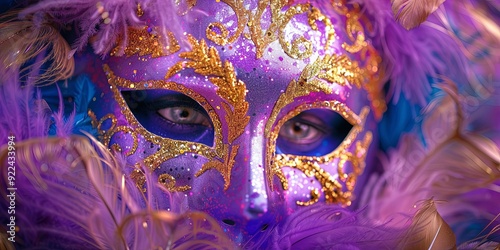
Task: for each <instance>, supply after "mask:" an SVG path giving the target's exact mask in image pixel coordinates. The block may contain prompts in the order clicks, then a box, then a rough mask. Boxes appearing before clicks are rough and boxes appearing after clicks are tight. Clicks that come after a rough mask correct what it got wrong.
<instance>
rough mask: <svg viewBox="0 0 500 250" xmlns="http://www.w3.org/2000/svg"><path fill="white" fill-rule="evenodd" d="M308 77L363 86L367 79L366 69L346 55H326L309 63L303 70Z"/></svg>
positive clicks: (303, 75) (303, 73)
mask: <svg viewBox="0 0 500 250" xmlns="http://www.w3.org/2000/svg"><path fill="white" fill-rule="evenodd" d="M301 77H306V79H311V78H313V77H316V78H317V79H321V80H325V81H327V82H329V83H334V84H339V85H341V86H345V85H347V84H352V85H354V86H356V87H358V88H359V87H361V84H362V83H363V81H364V79H365V71H364V70H363V69H361V68H360V67H359V65H358V63H357V62H356V61H352V60H351V59H350V58H349V57H347V56H346V55H335V54H334V55H326V56H324V57H322V58H318V59H317V60H316V61H315V62H314V63H311V64H308V65H307V66H306V67H305V68H304V70H303V71H302V76H301Z"/></svg>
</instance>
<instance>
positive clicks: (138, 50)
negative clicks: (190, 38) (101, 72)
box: [110, 26, 180, 58]
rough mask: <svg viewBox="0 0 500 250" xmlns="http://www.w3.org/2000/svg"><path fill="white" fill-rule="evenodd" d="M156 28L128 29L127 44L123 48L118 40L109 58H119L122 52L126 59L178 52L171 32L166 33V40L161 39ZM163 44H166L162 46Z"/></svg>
mask: <svg viewBox="0 0 500 250" xmlns="http://www.w3.org/2000/svg"><path fill="white" fill-rule="evenodd" d="M159 33H160V32H159V30H158V29H156V28H150V27H148V26H144V27H142V28H134V27H129V28H128V34H127V41H128V44H127V46H126V47H125V48H123V45H121V44H123V42H122V39H123V38H122V37H119V38H118V41H117V44H119V45H118V46H116V47H115V48H114V49H113V50H112V51H111V53H110V55H111V56H121V53H122V52H123V53H124V54H125V55H126V56H127V57H129V56H132V55H135V54H137V55H139V56H145V55H151V56H152V57H153V58H156V57H161V56H168V55H171V54H173V53H175V52H177V51H179V50H180V46H179V43H178V42H177V39H176V38H175V36H174V34H173V33H172V32H168V33H167V39H163V38H162V37H161V36H160V35H158V34H159ZM163 42H168V45H164V44H163Z"/></svg>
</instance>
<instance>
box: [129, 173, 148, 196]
mask: <svg viewBox="0 0 500 250" xmlns="http://www.w3.org/2000/svg"><path fill="white" fill-rule="evenodd" d="M130 179H132V180H133V181H134V182H135V186H136V187H137V188H139V190H141V192H143V193H145V192H146V191H147V189H146V188H145V187H144V185H145V184H146V176H145V175H144V173H143V172H142V171H141V170H140V169H134V171H132V173H131V174H130Z"/></svg>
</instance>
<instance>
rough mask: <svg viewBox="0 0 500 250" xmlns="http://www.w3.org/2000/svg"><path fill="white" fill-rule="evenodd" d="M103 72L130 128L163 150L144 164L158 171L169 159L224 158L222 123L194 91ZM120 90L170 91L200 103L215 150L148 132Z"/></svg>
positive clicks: (205, 101)
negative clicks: (190, 156) (188, 156)
mask: <svg viewBox="0 0 500 250" xmlns="http://www.w3.org/2000/svg"><path fill="white" fill-rule="evenodd" d="M103 68H104V71H105V72H106V76H107V78H108V83H109V84H110V85H111V86H110V88H111V91H112V92H113V94H114V98H115V99H116V101H117V102H118V105H120V107H122V109H121V112H122V113H123V115H124V116H125V118H126V119H127V122H128V123H129V124H130V126H131V127H132V128H133V129H134V130H135V131H136V132H137V133H138V134H140V135H142V136H143V137H144V138H145V139H146V140H147V141H149V142H151V143H154V144H157V145H160V150H159V151H158V152H156V153H154V154H153V155H150V156H148V157H146V159H144V163H145V165H146V166H147V167H149V168H150V169H151V170H155V169H156V168H158V167H159V165H160V164H161V163H162V162H164V161H166V160H168V159H170V158H174V157H177V156H179V155H182V154H184V153H195V154H199V155H202V156H205V157H207V158H209V159H211V158H214V157H217V156H218V157H222V156H223V154H222V153H223V143H222V135H221V133H222V132H221V129H220V128H221V123H220V119H219V117H218V116H217V114H216V112H215V111H214V109H213V107H212V106H210V104H208V101H207V100H206V99H205V98H204V97H202V96H201V95H200V94H198V93H196V92H194V91H192V90H191V89H189V88H187V87H185V86H183V85H181V84H178V83H175V82H169V81H164V80H150V81H141V82H132V81H130V80H127V79H124V78H121V77H119V76H116V75H115V74H114V73H113V72H112V71H111V69H110V68H109V67H108V66H107V65H104V67H103ZM117 87H122V88H128V89H134V90H146V89H169V90H172V91H176V92H180V93H183V94H185V95H187V96H189V97H191V98H193V99H194V100H195V101H197V102H198V103H200V105H202V107H203V108H205V110H206V111H207V113H208V115H209V116H210V119H211V120H212V123H213V124H214V133H215V142H214V144H215V146H214V148H211V147H209V146H207V145H205V144H201V143H196V142H189V141H179V140H173V139H170V138H164V137H161V136H158V135H155V134H153V133H151V132H149V131H148V130H147V129H145V128H144V127H143V126H142V125H141V124H140V123H139V122H138V121H137V119H136V118H135V116H134V115H133V113H132V111H130V109H129V108H128V105H127V103H126V101H125V99H123V96H122V95H121V93H120V90H118V88H117Z"/></svg>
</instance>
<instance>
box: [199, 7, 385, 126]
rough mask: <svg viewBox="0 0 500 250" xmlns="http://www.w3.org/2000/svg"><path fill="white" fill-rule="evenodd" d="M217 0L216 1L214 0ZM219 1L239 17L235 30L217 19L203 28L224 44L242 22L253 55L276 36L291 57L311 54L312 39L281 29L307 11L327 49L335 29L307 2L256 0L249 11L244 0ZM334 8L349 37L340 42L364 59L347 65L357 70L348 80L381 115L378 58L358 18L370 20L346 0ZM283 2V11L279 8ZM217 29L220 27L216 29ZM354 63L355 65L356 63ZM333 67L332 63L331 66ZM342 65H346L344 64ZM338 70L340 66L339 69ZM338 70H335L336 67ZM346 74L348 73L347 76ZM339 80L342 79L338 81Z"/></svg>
mask: <svg viewBox="0 0 500 250" xmlns="http://www.w3.org/2000/svg"><path fill="white" fill-rule="evenodd" d="M217 2H219V1H217ZM221 2H223V3H225V4H227V5H228V6H230V8H231V9H232V10H233V11H234V13H235V15H236V17H237V19H238V21H237V24H238V27H237V29H236V31H235V32H234V34H233V35H232V36H231V37H229V31H228V30H227V28H226V27H225V26H224V25H223V24H222V23H218V22H213V23H210V24H209V26H208V27H207V29H206V36H207V38H208V39H209V40H211V41H213V42H214V43H216V44H218V45H225V44H228V43H232V42H234V41H236V40H237V39H238V38H239V37H240V36H241V34H243V32H244V26H245V25H246V26H248V30H249V33H248V34H244V36H245V37H246V38H248V39H251V40H252V42H253V43H254V45H255V47H256V57H257V58H261V57H262V56H263V53H264V50H265V48H267V46H268V45H269V44H270V43H272V42H274V41H276V40H278V41H279V43H280V45H281V47H282V48H283V51H284V52H285V53H286V54H287V55H289V56H290V57H291V58H295V59H304V58H308V57H310V56H311V54H312V43H311V41H309V40H307V39H306V38H305V37H303V36H301V37H298V38H296V39H295V40H293V41H291V42H290V41H287V40H286V39H285V36H284V29H285V27H286V26H287V25H288V23H289V22H290V21H291V20H292V19H293V17H294V16H296V15H299V14H303V13H307V15H308V23H309V26H310V27H311V29H312V30H318V25H317V22H322V23H323V24H324V30H325V31H324V32H325V35H326V42H325V45H324V49H325V50H328V49H329V48H330V46H332V44H333V41H334V40H335V29H334V25H332V23H331V21H330V19H329V18H328V17H326V16H325V15H324V14H323V13H321V11H320V10H319V9H317V8H315V7H311V5H310V4H296V5H290V4H289V1H286V0H270V1H259V2H258V6H257V8H256V10H254V11H250V10H247V9H245V8H244V6H243V1H238V0H221ZM331 4H332V7H333V9H334V10H335V11H336V12H337V13H338V14H339V15H341V16H343V17H345V30H346V33H347V38H348V40H350V41H345V42H343V43H342V45H341V46H342V48H343V49H344V50H345V51H346V52H347V53H350V54H352V55H356V56H357V57H358V58H361V59H363V60H364V62H365V63H362V64H358V63H353V64H352V65H353V67H349V68H348V69H349V70H350V71H351V72H354V71H356V72H357V74H354V75H355V76H354V79H348V81H349V82H350V83H352V84H354V85H355V86H356V87H358V88H359V87H361V86H362V87H364V88H365V89H366V91H367V92H368V98H369V100H370V101H371V102H372V108H373V110H374V111H375V116H376V117H377V118H380V117H381V116H382V114H383V112H384V111H385V110H386V104H385V97H384V94H383V91H382V86H383V84H381V83H380V79H381V77H380V75H379V70H380V67H379V65H380V62H381V58H380V56H379V55H378V53H377V52H376V50H375V49H374V47H373V46H372V45H371V44H370V43H369V42H368V41H367V40H366V36H365V30H364V27H363V24H362V22H361V20H363V21H365V24H366V25H367V26H368V27H370V26H371V24H370V23H369V22H368V21H367V19H366V18H364V19H363V17H364V16H363V15H362V12H361V8H360V6H359V5H358V4H356V3H354V4H347V2H346V1H345V0H334V1H332V3H331ZM286 6H288V8H287V9H286V11H284V12H283V11H282V10H283V9H284V8H285V7H286ZM267 9H269V11H270V14H271V20H270V24H269V27H268V28H267V30H265V31H264V30H263V29H262V24H261V20H262V19H263V18H262V17H263V14H264V12H265V11H266V10H267ZM216 30H219V31H218V32H216ZM345 58H348V57H347V56H346V55H342V56H339V58H337V59H345ZM356 66H357V67H356ZM332 68H333V67H332ZM344 69H346V68H345V67H344ZM339 70H341V69H339ZM339 70H337V71H339ZM346 78H348V77H346ZM338 83H339V84H342V83H341V82H338Z"/></svg>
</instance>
